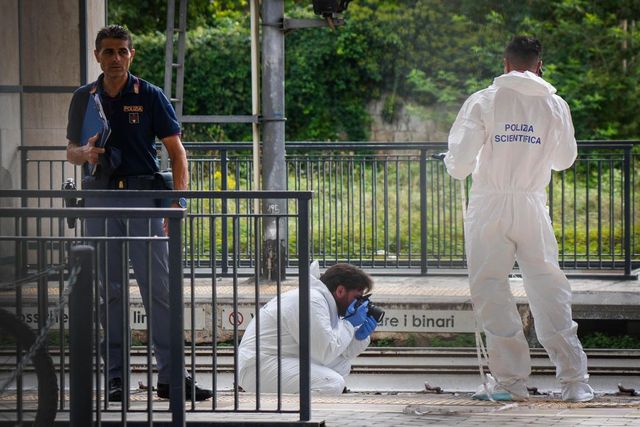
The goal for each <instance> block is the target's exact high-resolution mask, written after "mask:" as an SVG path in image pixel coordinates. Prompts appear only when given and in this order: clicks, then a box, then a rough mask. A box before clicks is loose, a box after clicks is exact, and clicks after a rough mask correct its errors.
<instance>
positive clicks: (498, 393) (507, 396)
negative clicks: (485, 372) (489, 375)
mask: <svg viewBox="0 0 640 427" xmlns="http://www.w3.org/2000/svg"><path fill="white" fill-rule="evenodd" d="M491 397H492V398H493V400H495V401H511V400H513V396H512V395H511V393H509V392H508V391H506V390H495V391H494V392H493V393H491ZM471 398H472V399H476V400H491V399H489V395H487V392H485V391H484V390H482V391H478V392H476V393H474V394H473V396H471Z"/></svg>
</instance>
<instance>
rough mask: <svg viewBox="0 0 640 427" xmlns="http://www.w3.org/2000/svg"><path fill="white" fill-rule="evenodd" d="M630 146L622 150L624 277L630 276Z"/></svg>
mask: <svg viewBox="0 0 640 427" xmlns="http://www.w3.org/2000/svg"><path fill="white" fill-rule="evenodd" d="M631 252H632V251H631V146H626V147H625V148H624V275H625V276H627V277H629V276H631Z"/></svg>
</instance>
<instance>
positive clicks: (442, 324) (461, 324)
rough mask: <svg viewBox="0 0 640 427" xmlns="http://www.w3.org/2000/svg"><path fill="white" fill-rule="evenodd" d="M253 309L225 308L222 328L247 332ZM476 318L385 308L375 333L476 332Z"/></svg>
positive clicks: (461, 313) (470, 314) (455, 312)
mask: <svg viewBox="0 0 640 427" xmlns="http://www.w3.org/2000/svg"><path fill="white" fill-rule="evenodd" d="M253 316H254V310H253V307H244V306H241V307H237V308H236V309H235V310H234V309H233V306H222V319H221V320H222V329H223V330H233V328H234V325H237V327H238V330H241V331H242V330H245V329H246V328H247V326H248V324H249V322H251V319H253ZM474 331H475V316H474V314H473V311H470V310H423V309H419V310H417V309H385V316H384V319H382V322H380V323H379V324H378V327H377V328H376V332H436V333H447V332H474Z"/></svg>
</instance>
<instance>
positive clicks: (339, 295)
mask: <svg viewBox="0 0 640 427" xmlns="http://www.w3.org/2000/svg"><path fill="white" fill-rule="evenodd" d="M318 276H319V269H318V263H317V262H314V263H313V264H312V265H311V271H310V277H309V279H310V292H309V293H310V313H309V317H310V337H311V339H310V356H311V381H310V383H311V391H312V392H317V393H326V394H340V393H342V391H343V390H344V388H345V377H346V376H347V375H349V372H350V371H351V360H353V359H354V358H355V357H356V356H358V355H359V354H360V353H361V352H362V351H364V349H365V348H367V346H368V345H369V341H370V338H369V336H370V335H371V333H372V332H373V331H374V330H375V328H376V326H377V322H376V320H375V319H374V318H373V317H372V316H369V315H367V310H368V309H367V307H368V301H365V302H364V303H362V304H361V305H359V306H358V307H357V308H356V307H355V305H356V302H357V298H358V297H361V296H362V295H364V294H365V292H367V293H368V292H370V291H371V290H372V288H373V281H372V280H371V278H370V277H369V275H367V274H366V273H365V272H364V271H362V270H360V269H359V268H357V267H355V266H352V265H350V264H336V265H334V266H332V267H331V268H329V269H328V270H327V271H326V272H325V273H324V274H323V275H322V276H320V280H318V279H317V277H318ZM299 313H300V311H299V304H298V290H297V289H294V290H291V291H288V292H285V293H284V294H282V296H281V312H280V321H281V331H280V339H281V358H280V363H281V365H280V369H281V372H280V375H281V389H280V390H281V392H282V393H298V392H299V391H300V361H299V358H300V353H299V347H300V342H299V336H300V333H299V324H298V321H299ZM277 322H278V303H277V299H276V298H274V299H272V300H271V301H269V302H268V303H267V304H266V305H265V306H264V307H262V308H261V309H260V325H259V330H260V340H259V344H260V346H259V348H260V355H261V357H260V391H261V392H267V393H275V392H277V391H278V341H277V339H278V323H277ZM238 368H239V369H238V382H239V384H240V386H241V387H242V388H243V389H244V390H246V391H254V392H255V391H256V377H257V375H256V322H255V319H253V320H252V321H251V323H250V324H249V326H248V327H247V330H246V331H245V333H244V336H243V337H242V341H241V343H240V346H239V356H238Z"/></svg>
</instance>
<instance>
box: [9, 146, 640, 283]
mask: <svg viewBox="0 0 640 427" xmlns="http://www.w3.org/2000/svg"><path fill="white" fill-rule="evenodd" d="M185 145H186V147H187V150H188V153H189V154H188V157H189V172H190V176H191V189H192V190H197V191H211V190H221V191H225V190H243V191H247V190H252V189H253V182H254V179H253V176H252V171H253V165H252V156H251V145H250V144H248V143H219V144H208V143H186V144H185ZM638 145H640V142H638V141H581V142H580V143H579V156H578V159H577V161H576V162H575V164H574V165H573V166H572V167H571V168H570V169H568V170H566V171H563V172H560V173H554V174H553V180H552V183H551V186H550V188H549V196H550V197H549V210H550V215H551V217H552V219H553V223H554V228H555V231H556V236H557V239H558V242H559V244H560V260H561V264H562V267H563V269H565V271H566V272H567V273H568V274H573V275H577V274H582V275H591V274H602V273H611V274H618V273H620V272H622V274H623V275H625V276H629V274H630V272H631V270H632V269H634V268H637V267H638V265H640V238H639V237H638V236H639V235H640V233H639V231H640V218H639V216H640V199H639V198H638V197H637V194H638V191H639V190H640V188H639V187H640V184H639V183H638V179H637V174H638V172H637V170H639V168H638V165H639V159H640V155H639V154H638V152H637V150H635V151H634V150H633V147H634V146H638ZM445 149H446V144H443V143H402V144H399V143H364V142H354V143H302V142H301V143H289V144H287V153H288V154H287V164H288V170H289V178H288V188H289V189H290V190H294V191H299V190H304V191H313V192H314V194H315V197H314V198H313V200H312V201H311V206H310V209H311V217H310V228H309V235H310V242H311V258H312V259H317V260H319V261H320V262H321V265H322V266H327V265H330V264H333V263H335V262H340V261H344V262H350V263H353V264H356V265H359V266H361V267H364V268H367V269H369V270H370V271H378V272H379V273H383V272H389V271H391V272H395V273H402V274H415V273H417V274H428V273H429V272H430V271H434V272H440V273H442V272H451V271H452V270H460V269H463V268H464V266H465V262H464V261H465V260H464V250H463V248H464V236H463V232H462V214H461V202H460V190H459V186H458V185H457V184H456V183H455V182H454V180H452V179H451V178H450V177H449V176H448V174H447V173H446V171H445V169H444V167H443V165H442V163H441V162H439V161H436V160H433V159H431V157H430V154H432V153H437V152H440V151H443V150H445ZM21 152H22V165H23V167H22V186H23V188H25V189H26V188H29V189H56V188H57V186H58V185H59V183H61V182H62V181H63V180H64V179H65V178H67V177H76V178H78V173H79V169H78V168H75V167H73V166H72V165H69V164H68V163H66V162H65V160H64V148H63V147H22V150H21ZM468 188H469V186H468V185H467V189H468ZM467 191H468V190H467ZM38 203H42V204H44V205H46V204H47V203H48V202H47V201H45V200H40V201H39V202H38ZM246 203H247V202H246V201H244V200H236V199H233V198H223V199H198V200H194V201H192V203H190V206H189V212H190V214H191V215H192V216H191V218H192V221H193V222H192V226H191V228H190V229H189V230H187V231H186V233H187V234H186V235H185V238H186V239H187V240H188V241H189V242H191V243H190V246H189V248H188V249H187V250H186V251H185V263H186V264H185V265H195V266H196V267H204V268H206V267H207V266H209V265H210V264H211V262H212V260H213V259H216V260H218V261H217V262H219V263H220V264H221V266H222V268H223V269H222V273H223V274H226V273H227V271H228V270H227V264H226V263H227V261H226V260H227V259H228V254H229V247H230V246H229V241H230V238H231V237H230V228H229V223H228V221H225V220H222V221H219V222H218V223H217V224H216V227H217V228H216V238H217V239H218V240H219V243H220V244H219V245H216V246H215V247H216V248H217V249H216V250H219V251H220V252H219V253H216V254H214V253H212V252H211V251H212V249H211V245H210V243H209V242H208V241H207V240H206V238H205V236H206V235H207V233H208V226H209V225H208V224H206V223H205V222H204V221H203V220H202V215H207V213H208V212H213V211H220V212H228V213H238V212H241V211H243V210H246V209H247V206H246ZM290 203H291V204H294V202H293V201H292V202H290ZM291 208H292V209H295V207H294V206H292V207H291ZM295 236H296V233H295V228H294V232H292V233H289V235H288V237H287V239H286V241H287V242H288V245H289V252H290V253H294V252H295ZM254 237H255V236H253V235H252V234H251V227H246V226H245V225H244V224H241V234H240V241H241V248H240V252H239V256H240V264H241V265H245V266H251V260H250V258H249V257H248V254H250V253H252V252H253V251H255V248H254V240H255V239H254ZM287 265H289V266H295V265H297V260H296V259H295V257H289V258H288V259H287Z"/></svg>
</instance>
